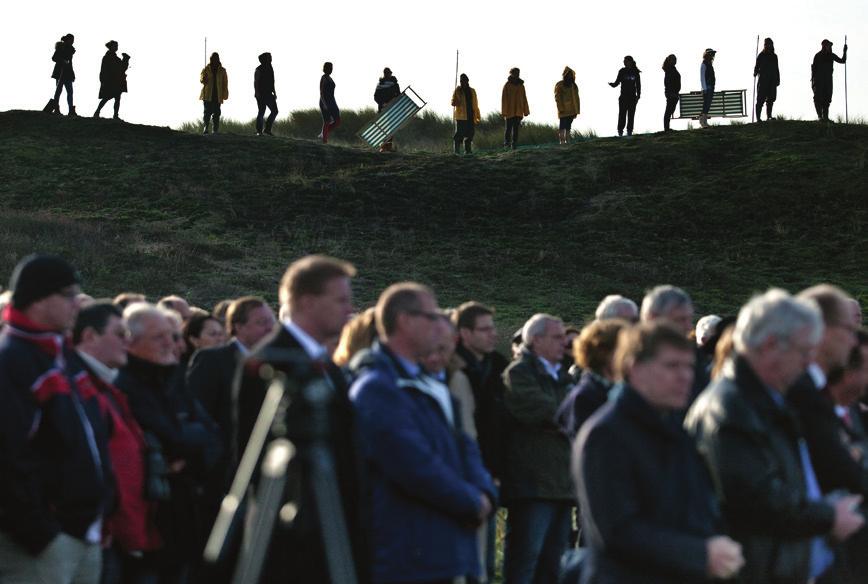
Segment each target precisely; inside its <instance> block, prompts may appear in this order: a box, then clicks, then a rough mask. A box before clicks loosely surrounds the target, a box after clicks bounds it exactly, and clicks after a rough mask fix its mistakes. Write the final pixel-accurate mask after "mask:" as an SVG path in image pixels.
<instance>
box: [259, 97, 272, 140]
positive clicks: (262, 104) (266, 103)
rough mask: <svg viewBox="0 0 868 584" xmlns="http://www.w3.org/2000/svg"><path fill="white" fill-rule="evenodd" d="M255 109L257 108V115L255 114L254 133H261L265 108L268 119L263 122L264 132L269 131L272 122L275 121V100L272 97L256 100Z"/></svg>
mask: <svg viewBox="0 0 868 584" xmlns="http://www.w3.org/2000/svg"><path fill="white" fill-rule="evenodd" d="M256 107H258V108H259V113H257V114H256V131H257V132H258V133H262V123H263V119H264V118H265V108H266V107H267V108H268V119H267V120H265V130H266V131H267V132H270V131H271V126H272V124H274V120H276V119H277V98H276V97H274V96H273V95H266V96H265V97H257V98H256Z"/></svg>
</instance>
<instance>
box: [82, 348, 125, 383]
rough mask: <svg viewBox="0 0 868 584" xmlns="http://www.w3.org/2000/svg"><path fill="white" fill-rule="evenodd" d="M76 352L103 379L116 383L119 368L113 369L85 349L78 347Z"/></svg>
mask: <svg viewBox="0 0 868 584" xmlns="http://www.w3.org/2000/svg"><path fill="white" fill-rule="evenodd" d="M75 352H76V353H78V356H79V357H81V359H82V361H84V362H85V363H86V364H87V366H88V367H90V368H91V369H92V370H93V372H94V373H96V374H97V376H98V377H99V378H100V379H102V380H103V381H105V382H106V383H108V384H109V385H112V384H114V382H115V379H117V376H118V370H117V369H112V368H111V367H109V366H108V365H106V364H105V363H103V362H102V361H100V360H99V359H97V358H96V357H94V356H93V355H89V354H88V353H85V352H84V351H80V350H78V349H76V351H75Z"/></svg>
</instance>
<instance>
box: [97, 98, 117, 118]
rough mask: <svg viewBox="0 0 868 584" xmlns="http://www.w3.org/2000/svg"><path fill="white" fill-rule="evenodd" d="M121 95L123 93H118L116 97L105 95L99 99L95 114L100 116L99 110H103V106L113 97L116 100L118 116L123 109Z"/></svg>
mask: <svg viewBox="0 0 868 584" xmlns="http://www.w3.org/2000/svg"><path fill="white" fill-rule="evenodd" d="M121 95H123V94H121V93H118V94H117V95H115V96H114V97H104V98H102V99H101V100H99V105H98V106H96V113H95V114H94V116H98V115H99V112H101V111H102V108H103V106H104V105H105V104H107V103H108V102H109V101H110V100H112V99H113V100H115V117H118V112H120V111H121Z"/></svg>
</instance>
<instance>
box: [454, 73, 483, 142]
mask: <svg viewBox="0 0 868 584" xmlns="http://www.w3.org/2000/svg"><path fill="white" fill-rule="evenodd" d="M452 107H453V108H455V109H454V113H453V117H454V118H455V136H454V137H453V141H454V142H455V154H461V142H462V141H463V142H464V153H465V154H471V153H472V152H473V149H472V146H471V143H472V142H473V135H474V134H475V132H476V128H475V126H476V124H478V123H479V122H480V121H482V115H481V114H480V113H479V101H478V100H477V99H476V90H475V89H473V88H472V87H470V79H469V78H468V77H467V74H466V73H462V74H461V85H459V86H458V87H456V88H455V91H454V92H453V93H452Z"/></svg>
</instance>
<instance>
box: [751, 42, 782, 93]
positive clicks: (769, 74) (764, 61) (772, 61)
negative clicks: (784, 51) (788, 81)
mask: <svg viewBox="0 0 868 584" xmlns="http://www.w3.org/2000/svg"><path fill="white" fill-rule="evenodd" d="M753 74H754V75H756V76H757V84H758V85H759V86H760V87H763V88H768V89H771V88H773V87H777V86H778V85H780V84H781V72H780V69H778V56H777V55H776V54H774V53H773V52H768V51H763V52H761V53H760V54H759V55H757V58H756V65H755V66H754V68H753Z"/></svg>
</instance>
